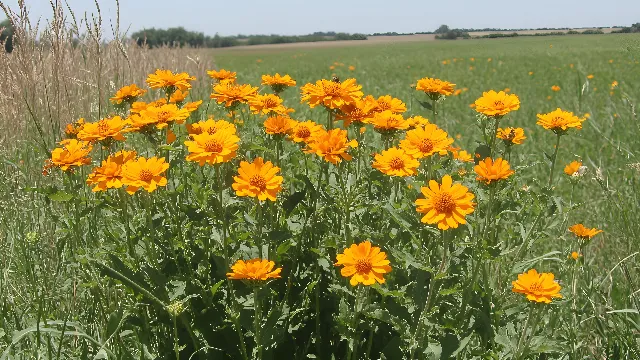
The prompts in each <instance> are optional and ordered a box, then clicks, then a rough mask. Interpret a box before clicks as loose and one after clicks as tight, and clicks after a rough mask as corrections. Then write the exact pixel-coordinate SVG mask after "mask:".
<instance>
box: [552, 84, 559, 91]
mask: <svg viewBox="0 0 640 360" xmlns="http://www.w3.org/2000/svg"><path fill="white" fill-rule="evenodd" d="M551 90H553V91H560V86H558V85H553V86H552V87H551Z"/></svg>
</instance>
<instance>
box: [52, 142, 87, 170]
mask: <svg viewBox="0 0 640 360" xmlns="http://www.w3.org/2000/svg"><path fill="white" fill-rule="evenodd" d="M61 144H62V147H61V148H55V149H53V151H52V152H51V164H53V165H54V166H57V167H59V168H60V169H61V170H62V171H67V170H69V168H70V167H72V166H82V165H88V164H90V163H91V158H90V157H88V156H87V155H89V153H90V152H91V149H93V146H91V144H90V143H89V142H87V141H78V140H76V139H69V140H65V141H63V142H62V143H61Z"/></svg>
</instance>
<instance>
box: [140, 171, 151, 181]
mask: <svg viewBox="0 0 640 360" xmlns="http://www.w3.org/2000/svg"><path fill="white" fill-rule="evenodd" d="M138 177H140V180H142V181H151V179H153V173H151V171H149V170H147V169H142V170H140V175H138Z"/></svg>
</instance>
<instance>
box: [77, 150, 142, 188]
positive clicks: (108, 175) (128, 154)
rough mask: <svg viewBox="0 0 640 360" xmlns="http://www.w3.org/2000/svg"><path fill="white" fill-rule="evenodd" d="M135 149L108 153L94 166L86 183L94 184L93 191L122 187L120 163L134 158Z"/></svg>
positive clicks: (122, 163)
mask: <svg viewBox="0 0 640 360" xmlns="http://www.w3.org/2000/svg"><path fill="white" fill-rule="evenodd" d="M135 157H136V152H135V151H127V150H122V151H118V152H117V153H115V154H114V155H110V156H109V157H108V158H107V160H103V161H102V165H101V166H99V167H95V168H94V169H93V171H92V172H91V174H89V176H88V178H87V184H88V185H95V187H94V188H93V189H92V191H93V192H98V191H106V190H107V189H119V188H121V187H122V165H124V163H126V162H128V161H131V160H133V159H135Z"/></svg>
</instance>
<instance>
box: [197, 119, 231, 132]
mask: <svg viewBox="0 0 640 360" xmlns="http://www.w3.org/2000/svg"><path fill="white" fill-rule="evenodd" d="M187 131H188V132H189V135H197V134H202V133H207V134H209V135H213V134H215V133H217V132H218V131H227V132H230V133H232V134H235V133H236V126H235V125H234V124H232V123H230V122H228V121H226V120H214V119H213V117H210V118H209V119H208V120H206V121H198V122H197V123H193V124H187Z"/></svg>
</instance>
